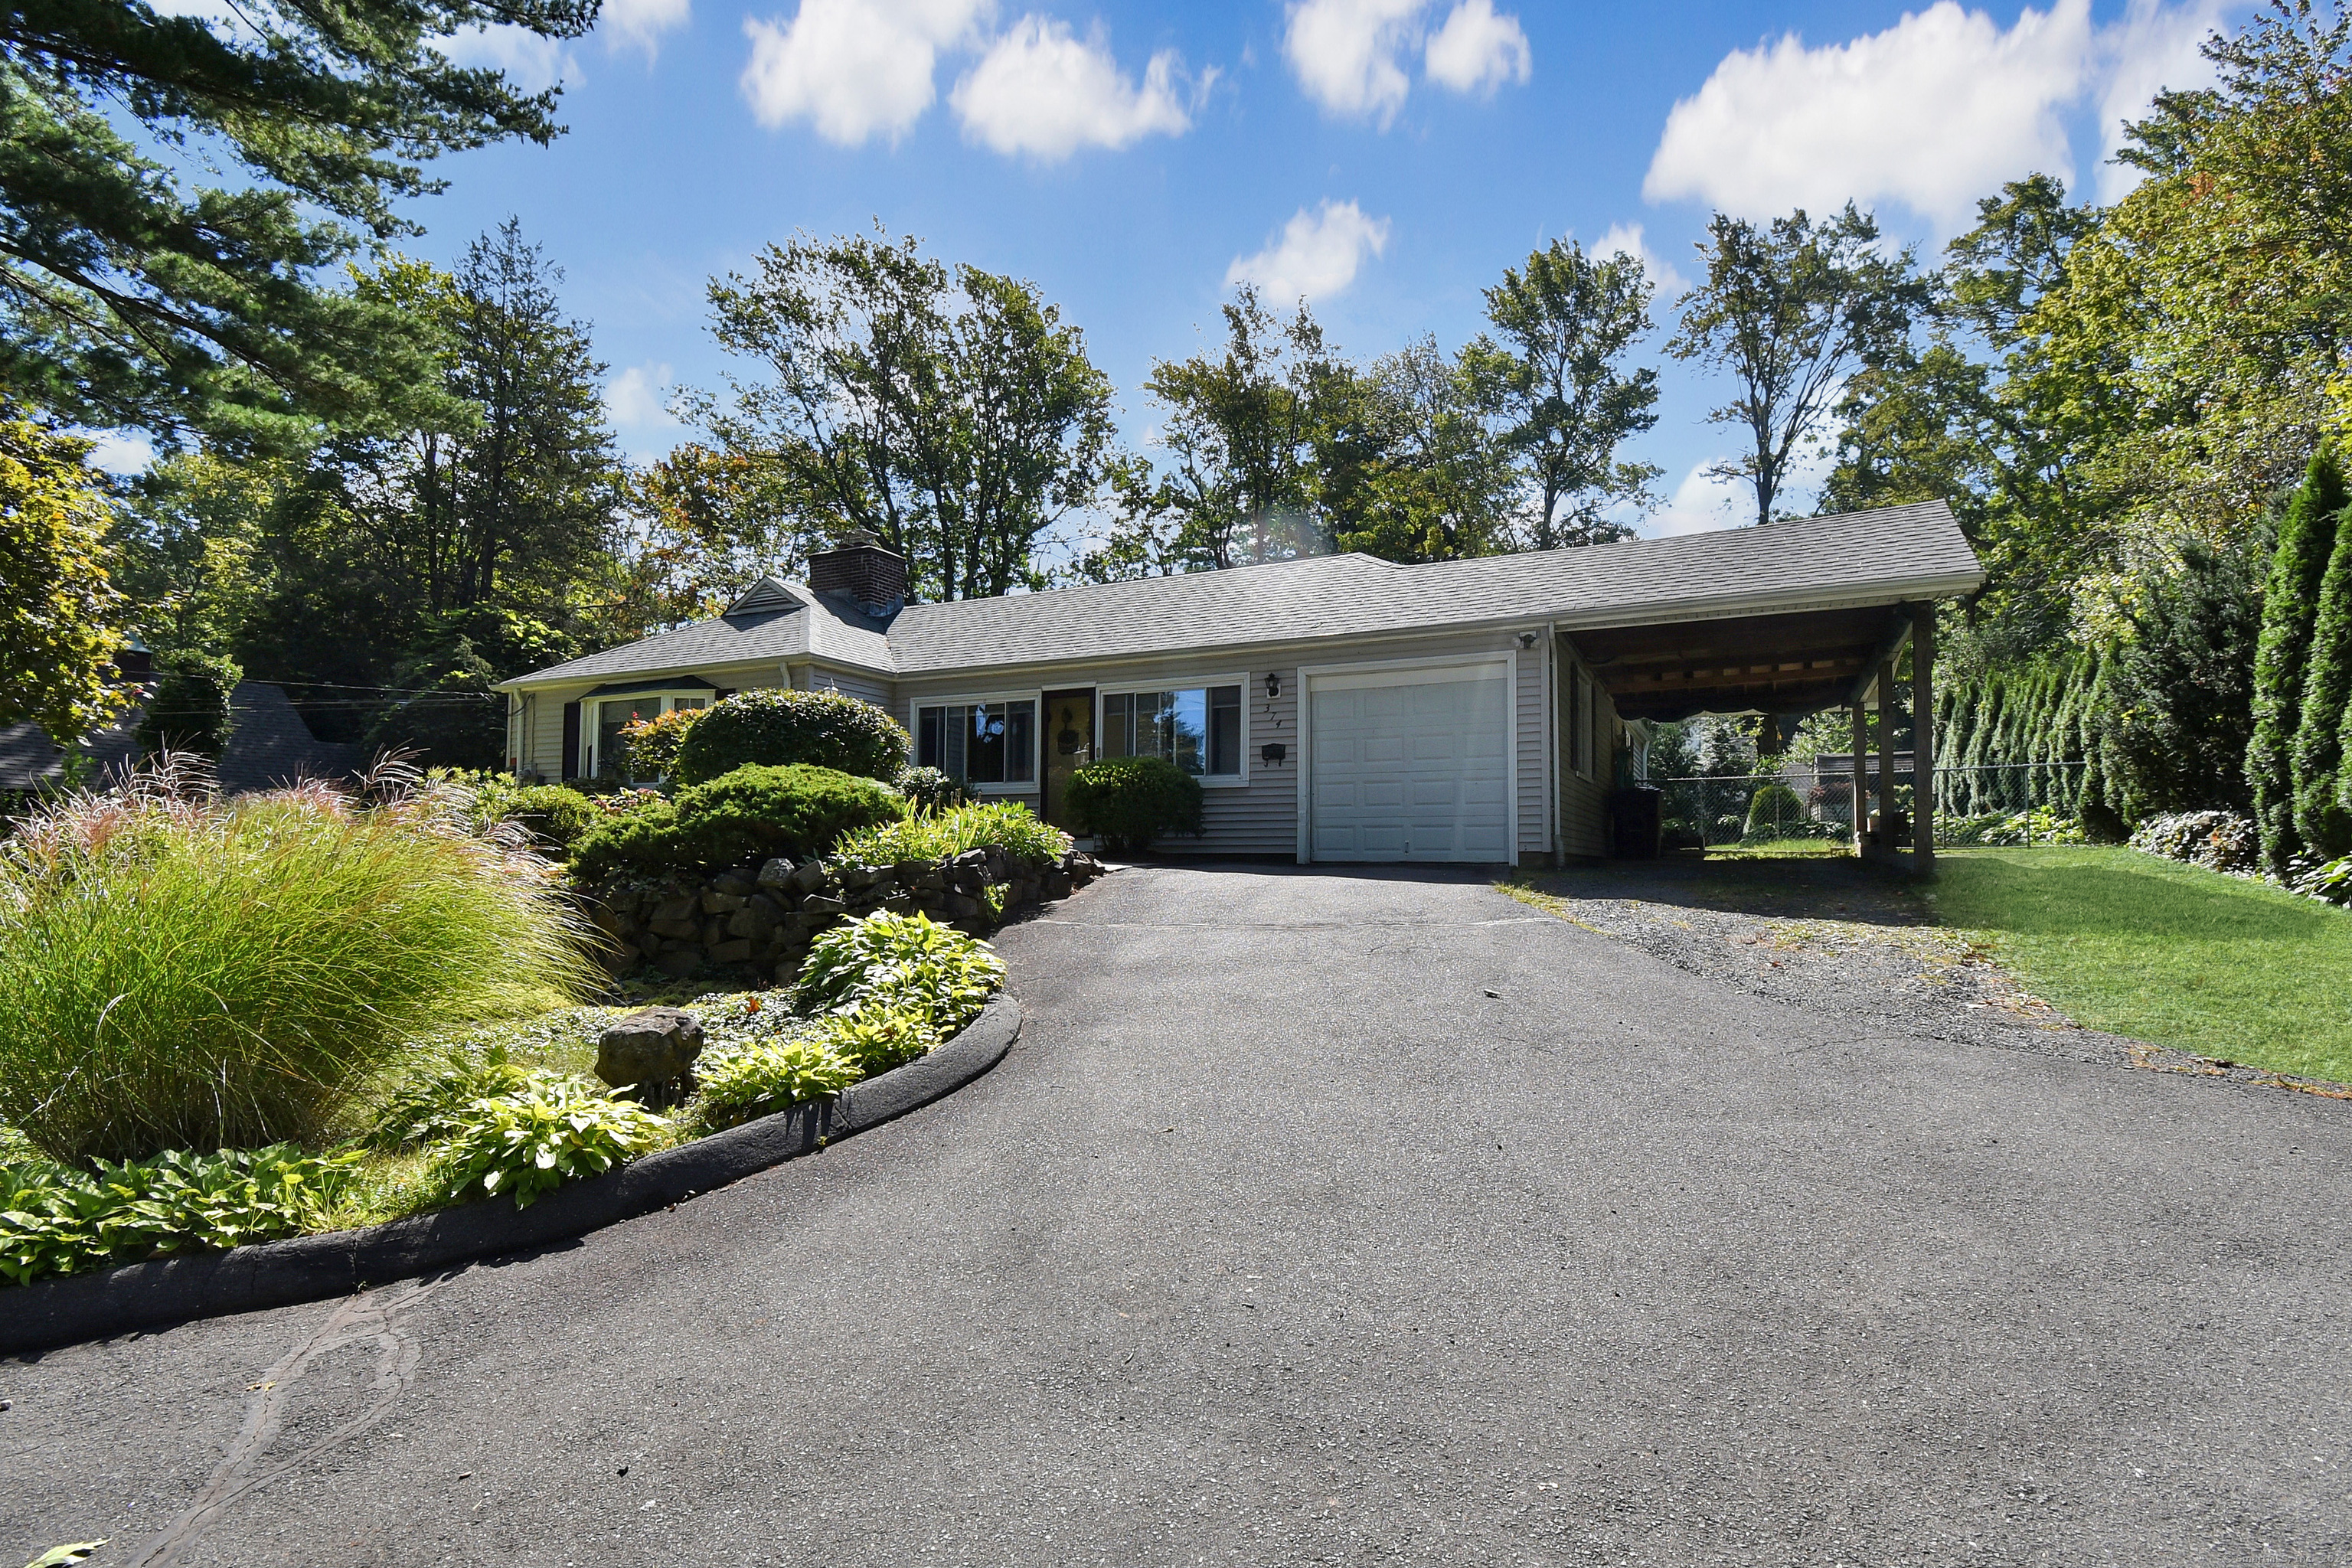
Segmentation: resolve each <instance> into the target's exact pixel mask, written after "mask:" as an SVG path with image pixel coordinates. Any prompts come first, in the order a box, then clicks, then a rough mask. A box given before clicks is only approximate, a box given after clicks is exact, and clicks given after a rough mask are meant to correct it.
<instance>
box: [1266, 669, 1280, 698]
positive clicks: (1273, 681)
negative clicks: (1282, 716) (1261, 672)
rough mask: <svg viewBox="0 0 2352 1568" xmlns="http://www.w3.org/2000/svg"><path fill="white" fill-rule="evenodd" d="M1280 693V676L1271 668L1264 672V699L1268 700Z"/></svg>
mask: <svg viewBox="0 0 2352 1568" xmlns="http://www.w3.org/2000/svg"><path fill="white" fill-rule="evenodd" d="M1281 695H1282V677H1281V676H1279V675H1277V674H1276V673H1275V672H1274V671H1273V670H1270V669H1269V670H1267V671H1266V672H1265V700H1267V701H1268V702H1271V701H1273V700H1275V699H1276V698H1277V697H1279V696H1281Z"/></svg>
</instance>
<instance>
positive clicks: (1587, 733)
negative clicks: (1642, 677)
mask: <svg viewBox="0 0 2352 1568" xmlns="http://www.w3.org/2000/svg"><path fill="white" fill-rule="evenodd" d="M1556 653H1557V658H1558V663H1557V665H1556V667H1555V669H1554V674H1553V687H1554V690H1553V693H1552V703H1551V708H1552V711H1553V713H1554V714H1555V715H1556V716H1557V719H1558V722H1559V729H1558V731H1557V733H1558V740H1557V742H1556V743H1555V744H1554V746H1553V748H1552V756H1553V758H1554V765H1555V767H1557V769H1558V770H1559V851H1558V853H1559V856H1560V857H1561V858H1564V859H1571V860H1585V859H1597V858H1601V856H1604V855H1606V854H1607V853H1608V852H1609V813H1608V795H1609V790H1610V786H1611V784H1612V780H1613V779H1614V777H1615V772H1616V745H1617V731H1618V722H1617V707H1616V704H1614V703H1613V702H1612V701H1610V700H1609V694H1608V693H1607V692H1606V691H1604V690H1603V689H1601V683H1600V682H1599V681H1597V680H1595V679H1592V677H1591V671H1590V670H1588V669H1586V668H1584V666H1583V665H1582V664H1581V663H1580V662H1579V660H1578V658H1577V654H1576V647H1575V645H1574V644H1572V643H1570V641H1569V640H1568V638H1566V637H1560V638H1559V639H1557V647H1556ZM1580 685H1581V692H1582V699H1581V700H1579V696H1578V692H1579V689H1580ZM1572 724H1580V725H1581V727H1582V730H1583V732H1584V740H1585V745H1584V748H1583V757H1584V759H1585V765H1584V766H1583V767H1582V768H1579V766H1578V765H1577V763H1578V747H1577V743H1576V742H1577V739H1578V737H1577V736H1576V734H1575V733H1573V732H1572V731H1571V728H1570V726H1571V725H1572Z"/></svg>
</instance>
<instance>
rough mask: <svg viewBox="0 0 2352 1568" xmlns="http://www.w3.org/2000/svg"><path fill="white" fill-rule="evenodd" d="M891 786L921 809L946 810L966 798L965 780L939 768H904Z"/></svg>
mask: <svg viewBox="0 0 2352 1568" xmlns="http://www.w3.org/2000/svg"><path fill="white" fill-rule="evenodd" d="M891 787H892V788H893V789H895V790H897V791H898V793H899V794H900V795H904V796H905V797H906V799H907V804H908V805H910V806H913V807H914V808H915V809H917V810H919V811H945V810H947V809H949V808H950V806H958V805H962V804H963V803H964V799H965V795H964V787H963V781H962V780H961V779H959V778H952V777H950V775H948V774H946V773H941V772H940V770H939V769H937V768H902V769H900V770H899V773H898V777H897V778H896V779H893V780H892V781H891Z"/></svg>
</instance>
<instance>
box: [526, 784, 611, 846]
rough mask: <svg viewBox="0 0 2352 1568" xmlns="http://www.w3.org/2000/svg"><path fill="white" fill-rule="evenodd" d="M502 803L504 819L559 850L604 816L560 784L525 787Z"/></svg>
mask: <svg viewBox="0 0 2352 1568" xmlns="http://www.w3.org/2000/svg"><path fill="white" fill-rule="evenodd" d="M504 804H505V806H506V820H508V821H509V822H511V823H513V824H514V825H515V826H518V827H520V828H521V829H523V830H524V831H525V832H527V833H529V834H530V836H531V837H533V838H535V839H537V840H539V841H540V842H541V843H542V844H546V845H551V846H552V847H556V848H559V849H569V848H571V847H572V846H573V845H574V844H577V843H579V842H580V838H581V836H582V835H583V834H584V833H586V832H587V831H588V830H589V829H590V828H592V827H594V826H598V825H599V824H601V823H603V822H604V817H605V813H604V811H602V810H601V809H599V808H598V806H597V805H596V803H595V802H594V801H593V800H590V799H589V798H588V797H587V796H586V795H582V794H581V793H580V792H579V791H578V790H576V789H567V788H565V787H564V786H563V785H562V784H525V785H523V786H522V787H521V788H520V789H518V790H516V791H515V792H514V793H513V794H512V795H509V796H508V798H507V800H506V801H505V803H504Z"/></svg>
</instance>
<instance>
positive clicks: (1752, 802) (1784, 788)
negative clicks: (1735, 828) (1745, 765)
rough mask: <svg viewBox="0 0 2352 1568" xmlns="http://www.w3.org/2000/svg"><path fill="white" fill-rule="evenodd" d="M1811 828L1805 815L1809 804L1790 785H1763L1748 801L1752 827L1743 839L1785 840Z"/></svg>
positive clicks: (1750, 825) (1744, 834) (1748, 826)
mask: <svg viewBox="0 0 2352 1568" xmlns="http://www.w3.org/2000/svg"><path fill="white" fill-rule="evenodd" d="M1809 827H1811V819H1810V818H1808V817H1807V816H1806V815H1805V803H1804V802H1803V801H1801V800H1799V799H1798V798H1797V792H1796V791H1795V790H1792V789H1790V787H1789V786H1788V785H1787V784H1779V783H1773V784H1765V785H1763V786H1762V787H1761V788H1759V790H1757V792H1756V793H1755V794H1754V795H1750V796H1749V797H1748V824H1747V827H1746V829H1745V831H1744V833H1743V837H1748V838H1782V837H1788V836H1789V835H1790V834H1793V833H1801V832H1803V831H1805V830H1806V829H1807V828H1809Z"/></svg>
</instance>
